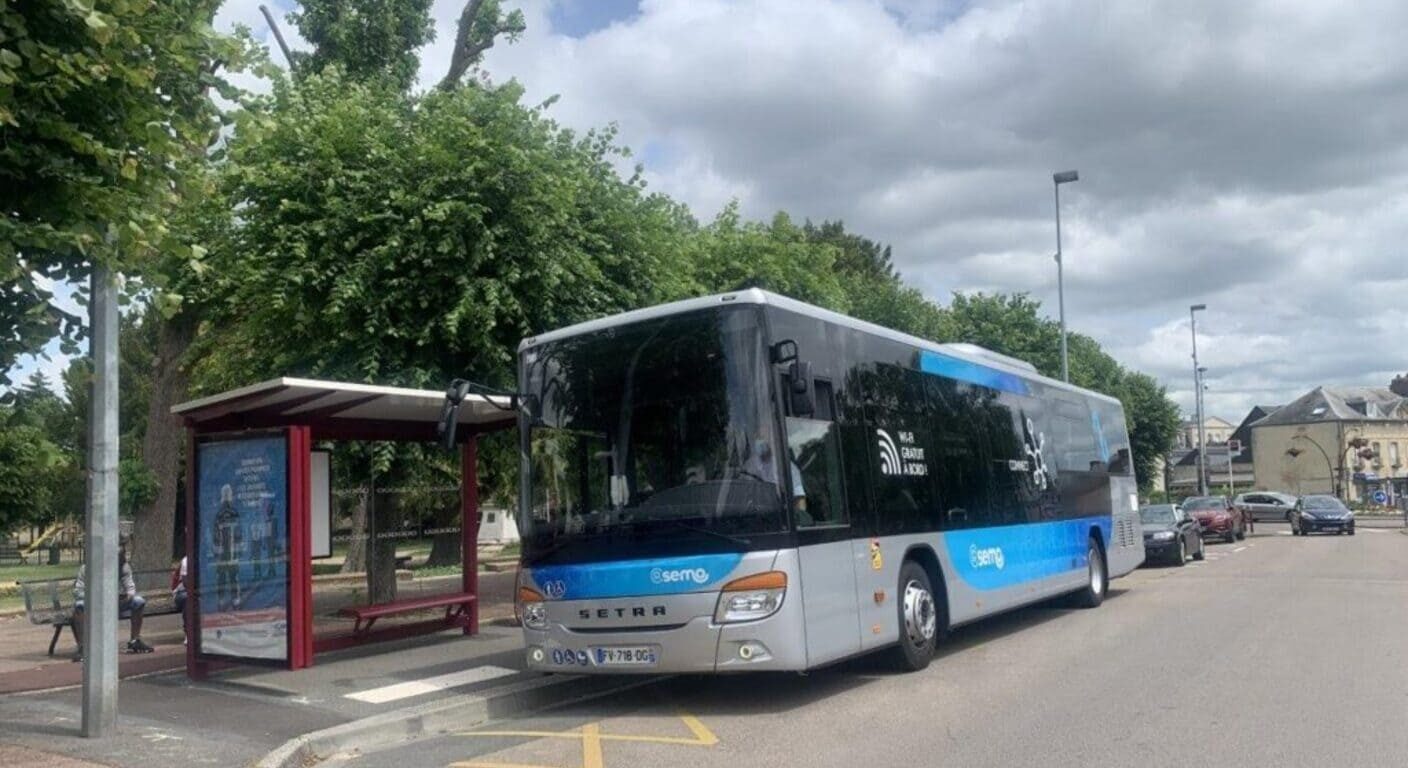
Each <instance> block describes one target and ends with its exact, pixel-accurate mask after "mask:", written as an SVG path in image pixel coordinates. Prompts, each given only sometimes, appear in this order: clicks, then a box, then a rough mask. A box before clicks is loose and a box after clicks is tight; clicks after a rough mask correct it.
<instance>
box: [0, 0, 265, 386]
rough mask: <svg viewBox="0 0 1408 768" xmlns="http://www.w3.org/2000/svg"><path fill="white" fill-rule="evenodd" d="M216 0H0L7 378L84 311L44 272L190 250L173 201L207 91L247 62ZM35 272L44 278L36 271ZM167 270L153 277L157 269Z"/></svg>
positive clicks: (1, 273)
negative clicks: (174, 221)
mask: <svg viewBox="0 0 1408 768" xmlns="http://www.w3.org/2000/svg"><path fill="white" fill-rule="evenodd" d="M219 5H220V2H219V0H160V2H158V1H157V0H19V2H10V3H7V4H5V6H4V7H3V8H0V212H3V213H2V214H0V384H3V383H6V381H7V380H6V379H4V378H3V377H4V372H5V371H7V370H8V369H9V368H10V366H11V365H12V364H13V363H14V360H15V358H16V356H18V355H19V354H23V353H26V352H31V351H33V350H34V349H35V348H37V347H39V346H42V344H43V343H44V342H45V341H47V340H48V339H49V338H50V337H52V336H53V335H54V334H55V333H63V334H64V335H65V337H66V341H67V342H68V343H69V346H68V347H67V349H66V351H68V352H69V353H73V352H75V351H76V347H74V346H72V343H73V341H74V339H75V338H76V337H77V336H79V335H80V334H81V332H82V328H83V325H82V323H81V321H80V318H77V317H74V316H72V315H69V314H67V313H65V312H63V311H62V310H60V309H58V308H57V307H55V306H54V305H53V304H52V303H51V299H52V295H51V294H50V291H49V290H48V288H47V284H48V281H53V280H67V281H68V282H71V283H74V284H82V283H83V282H84V280H85V278H86V272H87V266H86V265H87V264H88V263H90V262H91V261H93V260H95V259H98V260H103V261H105V262H108V263H110V265H111V266H112V267H113V268H114V269H117V270H119V271H123V272H128V273H132V272H135V271H139V270H140V268H141V267H142V266H143V265H144V264H145V263H146V262H147V261H148V260H149V259H150V258H151V257H152V256H153V255H154V254H156V253H158V252H161V251H181V250H186V251H189V246H188V245H187V244H185V243H182V242H180V241H179V240H175V239H173V238H172V237H171V234H172V233H171V230H170V228H169V227H168V226H167V223H166V221H165V214H166V213H167V212H168V211H170V210H171V208H172V206H173V205H175V204H176V203H178V202H179V200H180V199H181V196H182V195H183V194H184V192H185V191H186V190H185V188H184V186H183V184H182V181H183V172H184V169H185V167H186V165H187V160H188V158H189V156H190V154H191V153H192V152H193V151H199V150H203V148H204V147H205V146H206V145H207V144H208V143H209V142H210V141H211V139H212V138H213V137H214V135H215V132H216V131H217V130H218V128H219V125H220V118H219V113H218V112H217V110H216V108H215V106H214V104H213V102H212V101H211V99H210V91H211V90H215V91H218V92H220V93H221V94H222V95H224V96H225V97H226V98H234V97H235V96H236V95H237V94H236V93H235V92H234V90H233V89H231V88H230V87H229V85H228V84H227V83H226V82H225V81H224V80H222V79H221V78H220V77H219V76H218V75H217V70H218V69H219V66H218V65H220V64H223V65H224V66H225V67H227V68H228V67H235V66H241V65H242V64H243V63H244V62H245V60H246V49H245V47H244V45H243V44H242V42H241V41H240V40H239V39H236V38H231V37H226V36H222V35H219V34H217V33H216V32H215V31H214V30H213V29H212V28H211V26H210V23H211V20H212V19H213V18H214V14H215V11H216V9H217V8H218V7H219ZM36 276H37V277H36ZM153 279H154V280H155V281H156V282H159V278H153Z"/></svg>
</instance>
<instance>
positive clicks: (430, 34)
mask: <svg viewBox="0 0 1408 768" xmlns="http://www.w3.org/2000/svg"><path fill="white" fill-rule="evenodd" d="M430 5H431V0H303V2H302V3H300V7H299V9H298V10H296V11H294V12H293V13H291V14H289V18H290V19H291V20H292V21H293V23H294V24H296V25H298V31H299V32H300V33H302V35H303V39H305V40H307V41H308V42H309V43H311V44H312V46H313V49H312V50H311V51H309V52H306V53H300V54H295V55H296V59H295V66H296V67H297V68H298V69H299V70H300V71H303V72H322V71H323V70H324V69H325V68H327V66H328V65H330V64H335V65H337V66H338V67H340V68H341V69H342V71H343V72H344V73H346V75H347V76H348V77H350V78H352V79H353V80H359V81H364V80H375V79H377V78H381V77H386V78H388V79H389V80H390V81H391V82H392V83H393V84H394V85H395V86H396V87H397V88H398V89H400V90H406V89H408V88H410V87H411V86H412V85H413V84H414V83H415V80H416V70H417V69H418V68H419V66H420V59H419V58H418V57H417V56H416V51H417V50H419V49H420V48H421V46H423V45H425V44H426V43H428V42H430V41H431V40H433V39H435V25H434V23H433V22H432V21H431V18H430Z"/></svg>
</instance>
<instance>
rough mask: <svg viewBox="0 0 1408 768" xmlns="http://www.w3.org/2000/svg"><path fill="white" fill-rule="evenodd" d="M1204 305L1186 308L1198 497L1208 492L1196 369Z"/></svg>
mask: <svg viewBox="0 0 1408 768" xmlns="http://www.w3.org/2000/svg"><path fill="white" fill-rule="evenodd" d="M1207 308H1208V305H1206V304H1194V305H1193V306H1191V307H1189V308H1188V317H1189V319H1191V320H1192V323H1191V327H1192V329H1193V408H1194V410H1195V415H1194V418H1196V419H1197V420H1198V495H1199V496H1206V495H1207V492H1208V484H1207V466H1206V465H1205V464H1204V462H1203V448H1204V446H1206V445H1207V442H1206V440H1205V439H1204V435H1203V369H1202V368H1199V367H1198V313H1199V312H1201V311H1203V310H1205V309H1207Z"/></svg>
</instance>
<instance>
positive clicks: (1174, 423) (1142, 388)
mask: <svg viewBox="0 0 1408 768" xmlns="http://www.w3.org/2000/svg"><path fill="white" fill-rule="evenodd" d="M1122 384H1123V386H1122V388H1121V392H1120V396H1119V397H1120V401H1121V402H1122V403H1123V404H1124V407H1125V415H1126V418H1127V420H1128V422H1129V423H1128V425H1127V426H1128V429H1129V441H1130V445H1131V448H1132V449H1133V452H1134V471H1135V474H1136V475H1137V476H1138V478H1139V487H1140V489H1141V490H1148V488H1149V487H1150V484H1151V483H1152V482H1153V480H1154V476H1155V473H1156V472H1157V471H1158V464H1159V460H1160V459H1161V458H1163V457H1164V456H1165V454H1167V452H1168V451H1169V449H1171V448H1172V447H1173V441H1174V438H1175V437H1176V436H1177V435H1178V424H1179V421H1180V418H1179V414H1178V406H1177V405H1175V404H1174V402H1173V401H1172V400H1170V399H1169V398H1168V391H1167V389H1166V388H1165V387H1164V386H1163V385H1161V384H1159V383H1158V382H1157V381H1155V380H1154V379H1153V377H1151V376H1149V375H1147V374H1143V373H1137V372H1132V371H1129V372H1126V373H1125V376H1124V381H1123V382H1122Z"/></svg>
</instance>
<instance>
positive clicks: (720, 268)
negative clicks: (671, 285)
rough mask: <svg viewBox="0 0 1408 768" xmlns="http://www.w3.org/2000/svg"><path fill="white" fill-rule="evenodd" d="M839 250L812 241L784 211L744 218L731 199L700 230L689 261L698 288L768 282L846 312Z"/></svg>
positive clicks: (768, 286) (712, 289)
mask: <svg viewBox="0 0 1408 768" xmlns="http://www.w3.org/2000/svg"><path fill="white" fill-rule="evenodd" d="M836 253H837V251H836V249H835V248H828V247H817V246H814V245H812V244H811V243H810V242H808V239H807V234H806V232H805V231H804V230H803V229H802V228H801V227H798V226H797V225H795V224H794V223H793V222H792V219H791V218H790V217H788V216H787V214H785V213H778V214H777V215H776V216H774V217H773V219H772V221H771V222H770V223H768V224H763V223H759V222H744V221H743V220H742V218H741V216H740V215H739V211H738V205H737V203H731V204H730V205H728V206H727V207H726V208H724V210H723V211H722V212H720V213H719V215H718V217H717V218H716V219H715V220H714V222H713V223H712V224H710V225H709V226H708V227H706V228H705V229H704V230H703V231H702V232H701V233H700V238H699V239H698V242H697V243H696V244H695V245H694V247H693V249H692V250H691V252H690V254H689V256H688V258H687V259H686V261H685V264H686V268H689V266H690V265H692V268H693V270H694V272H695V279H696V281H697V283H698V285H699V288H700V292H719V291H729V290H736V289H739V288H744V287H749V288H765V289H767V290H770V291H776V292H777V293H782V294H786V295H788V296H791V297H793V298H795V299H800V300H801V301H807V302H811V303H813V304H819V305H821V306H824V307H829V308H831V309H836V310H838V311H842V312H844V311H847V310H848V309H849V308H850V302H849V301H848V299H847V296H846V291H845V288H844V286H843V285H842V282H841V279H840V276H839V275H838V273H837V271H836V269H835V259H836Z"/></svg>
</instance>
